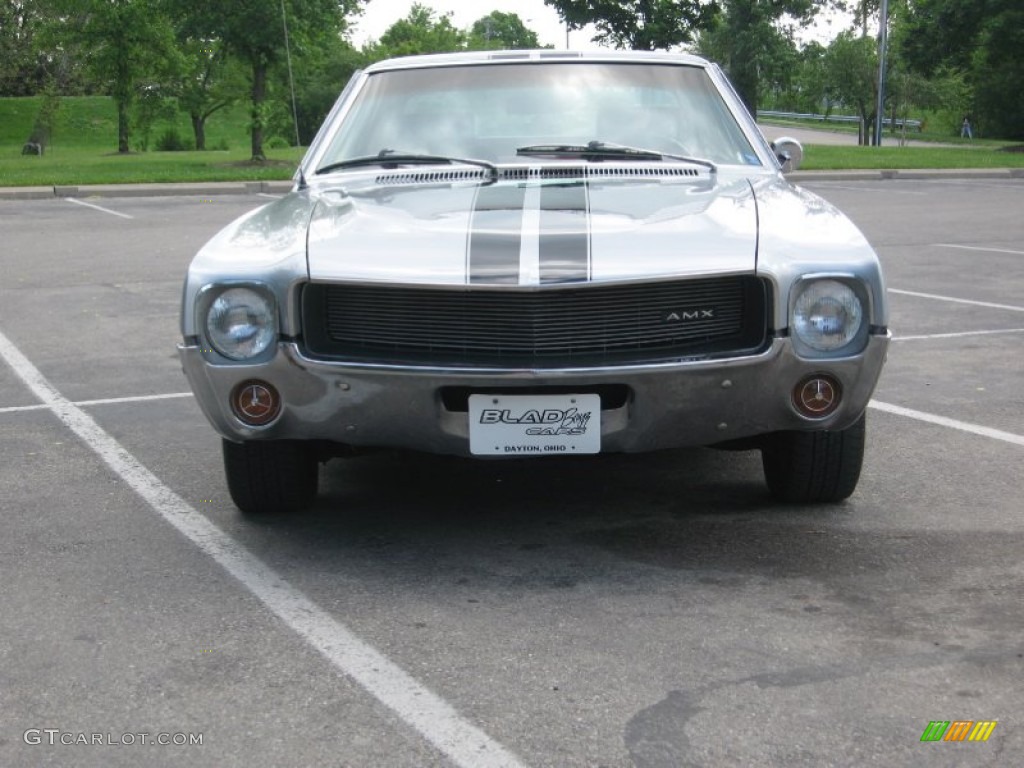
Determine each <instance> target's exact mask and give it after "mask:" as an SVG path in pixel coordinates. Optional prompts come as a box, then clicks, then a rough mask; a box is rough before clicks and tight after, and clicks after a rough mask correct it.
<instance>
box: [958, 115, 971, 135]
mask: <svg viewBox="0 0 1024 768" xmlns="http://www.w3.org/2000/svg"><path fill="white" fill-rule="evenodd" d="M960 138H961V139H973V138H974V135H973V134H972V133H971V121H970V120H968V119H967V117H966V116H965V117H964V122H963V125H961V126H960Z"/></svg>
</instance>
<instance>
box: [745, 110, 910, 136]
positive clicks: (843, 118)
mask: <svg viewBox="0 0 1024 768" xmlns="http://www.w3.org/2000/svg"><path fill="white" fill-rule="evenodd" d="M757 116H758V118H762V117H778V118H781V119H783V120H818V121H820V122H833V123H859V122H860V118H859V117H857V116H856V115H816V114H812V113H809V112H776V111H774V110H770V109H759V110H757ZM884 122H885V126H886V127H887V128H889V129H893V128H902V127H903V126H904V124H906V127H907V128H913V129H914V130H916V131H920V130H921V121H920V120H913V119H904V118H901V117H898V118H896V122H895V125H894V124H893V120H892V118H891V117H887V118H886V119H885V121H884Z"/></svg>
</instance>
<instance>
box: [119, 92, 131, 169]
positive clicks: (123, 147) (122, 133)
mask: <svg viewBox="0 0 1024 768" xmlns="http://www.w3.org/2000/svg"><path fill="white" fill-rule="evenodd" d="M130 125H131V123H130V120H129V116H128V104H127V102H125V101H123V100H120V101H118V102H117V151H118V152H119V153H120V154H122V155H125V154H128V152H129V151H131V148H130V147H129V146H128V135H129V130H130V128H129V126H130Z"/></svg>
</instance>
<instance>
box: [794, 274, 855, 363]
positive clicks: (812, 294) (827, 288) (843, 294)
mask: <svg viewBox="0 0 1024 768" xmlns="http://www.w3.org/2000/svg"><path fill="white" fill-rule="evenodd" d="M863 323H864V307H863V306H862V305H861V301H860V298H858V296H857V294H856V293H854V291H853V289H852V288H851V287H850V286H848V285H846V284H845V283H840V282H839V281H838V280H817V281H815V282H812V283H808V284H807V286H806V287H804V289H803V291H802V292H801V293H800V296H799V297H798V298H797V300H796V304H795V305H794V307H793V331H794V332H795V334H796V336H797V338H798V339H799V340H800V341H802V342H803V343H804V344H806V345H807V346H808V347H810V348H811V349H813V350H816V351H818V352H832V351H834V350H837V349H840V348H842V347H845V346H846V345H847V344H849V343H850V342H851V341H853V339H854V338H856V336H857V333H858V332H859V331H860V329H861V326H862V325H863Z"/></svg>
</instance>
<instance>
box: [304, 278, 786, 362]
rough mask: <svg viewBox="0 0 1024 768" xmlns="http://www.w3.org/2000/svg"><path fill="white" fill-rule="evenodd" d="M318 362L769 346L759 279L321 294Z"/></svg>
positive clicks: (676, 352)
mask: <svg viewBox="0 0 1024 768" xmlns="http://www.w3.org/2000/svg"><path fill="white" fill-rule="evenodd" d="M302 313H303V335H304V342H305V345H306V351H307V353H308V354H310V355H311V356H313V357H321V358H344V359H347V360H356V361H365V362H385V363H421V364H422V363H435V364H459V365H489V366H493V365H497V366H503V365H504V366H515V367H531V368H554V367H562V366H567V365H617V364H629V363H636V362H643V361H657V360H668V359H674V358H679V357H688V358H691V357H703V356H715V355H726V354H735V353H738V352H751V351H754V350H757V349H760V348H762V347H763V346H764V345H765V344H766V342H767V338H768V320H767V318H768V299H767V291H766V288H765V285H764V283H763V282H762V281H761V280H759V279H758V278H756V277H753V276H738V277H724V278H712V279H700V280H679V281H673V282H660V283H633V284H620V285H614V286H602V285H593V284H587V285H576V286H573V287H571V288H567V287H558V288H541V289H515V288H512V289H507V288H506V289H501V290H493V289H481V288H479V287H475V286H474V287H473V288H469V287H466V288H437V289H435V288H408V287H389V286H381V285H364V284H346V285H334V284H332V285H327V284H319V283H311V284H309V285H307V286H306V287H305V289H304V291H303V296H302Z"/></svg>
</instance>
